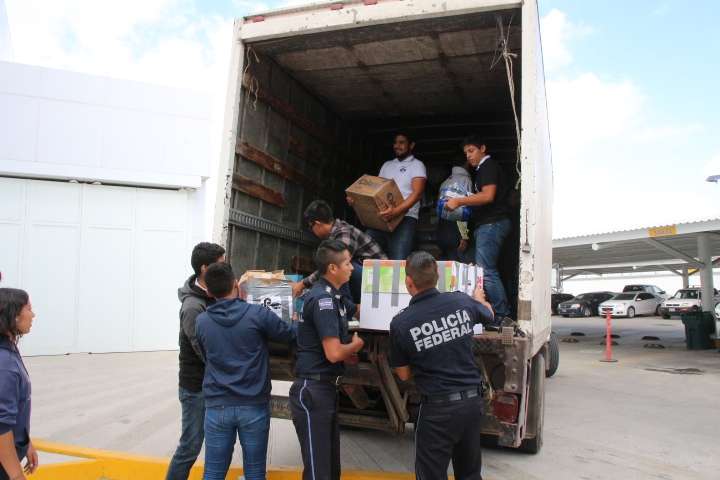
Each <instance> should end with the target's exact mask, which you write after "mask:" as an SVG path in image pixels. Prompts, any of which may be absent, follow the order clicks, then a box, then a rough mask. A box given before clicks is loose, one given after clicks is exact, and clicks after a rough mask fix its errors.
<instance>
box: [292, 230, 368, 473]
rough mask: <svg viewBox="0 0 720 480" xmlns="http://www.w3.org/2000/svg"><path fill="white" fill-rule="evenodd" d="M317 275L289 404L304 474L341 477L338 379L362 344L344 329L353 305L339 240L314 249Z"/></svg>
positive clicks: (344, 249) (303, 325)
mask: <svg viewBox="0 0 720 480" xmlns="http://www.w3.org/2000/svg"><path fill="white" fill-rule="evenodd" d="M315 265H316V267H317V269H318V271H319V273H320V275H321V278H320V280H318V281H317V282H315V284H314V285H313V287H312V289H311V290H310V291H309V292H308V294H307V296H306V299H305V304H304V306H303V315H302V321H301V322H300V324H299V325H298V333H297V356H296V364H295V377H296V380H295V382H293V385H292V387H291V388H290V410H291V412H292V417H293V424H294V425H295V431H296V432H297V436H298V440H299V441H300V448H301V450H302V458H303V465H304V469H303V479H304V480H323V479H332V480H339V478H340V429H339V428H338V419H337V404H338V391H337V388H338V385H339V384H340V380H341V379H342V374H343V372H344V370H345V367H344V364H343V362H344V361H345V360H347V359H349V358H350V357H352V356H353V355H355V354H356V353H357V352H359V351H360V350H361V349H362V347H363V341H362V339H361V338H360V337H359V336H358V335H357V333H355V334H354V335H353V336H352V338H351V337H350V334H349V332H348V319H349V318H351V317H352V316H353V315H354V314H355V312H356V310H357V308H356V306H355V304H354V303H352V302H351V301H350V300H349V299H348V298H347V296H343V295H341V294H340V287H341V286H343V285H344V284H345V283H347V282H348V281H349V280H350V275H351V274H352V271H353V266H352V262H351V255H350V251H349V250H348V247H347V245H345V244H344V243H343V242H340V241H338V240H326V241H324V242H322V243H321V244H320V247H319V248H318V250H317V252H316V253H315Z"/></svg>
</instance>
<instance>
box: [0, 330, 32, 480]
mask: <svg viewBox="0 0 720 480" xmlns="http://www.w3.org/2000/svg"><path fill="white" fill-rule="evenodd" d="M30 393H31V387H30V377H29V376H28V372H27V369H26V368H25V364H24V363H23V361H22V357H21V356H20V352H19V351H18V349H17V346H16V345H15V344H14V343H13V342H11V341H10V339H9V338H8V337H6V336H5V335H0V435H4V434H6V433H8V432H12V433H13V438H14V439H15V453H16V454H17V457H18V460H20V461H22V460H23V459H24V458H25V457H26V456H27V450H28V446H29V445H30ZM7 478H8V475H7V473H6V472H5V470H4V469H3V467H2V465H0V480H3V479H7Z"/></svg>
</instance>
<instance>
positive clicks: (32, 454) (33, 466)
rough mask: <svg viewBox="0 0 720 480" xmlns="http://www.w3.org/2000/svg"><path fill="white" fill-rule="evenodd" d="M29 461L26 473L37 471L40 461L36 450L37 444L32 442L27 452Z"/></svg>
mask: <svg viewBox="0 0 720 480" xmlns="http://www.w3.org/2000/svg"><path fill="white" fill-rule="evenodd" d="M26 458H27V462H26V463H25V468H24V470H25V473H28V474H30V473H35V470H37V468H38V465H39V461H38V453H37V450H35V446H34V445H33V444H32V442H30V445H29V446H28V450H27V454H26Z"/></svg>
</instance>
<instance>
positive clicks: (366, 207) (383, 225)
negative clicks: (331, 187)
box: [345, 175, 403, 232]
mask: <svg viewBox="0 0 720 480" xmlns="http://www.w3.org/2000/svg"><path fill="white" fill-rule="evenodd" d="M345 193H346V194H347V196H348V197H350V198H352V199H353V202H354V203H353V208H354V209H355V213H356V214H357V216H358V218H359V219H360V222H362V224H363V225H365V226H366V227H370V228H375V229H378V230H382V231H383V232H392V231H393V230H395V228H396V227H397V226H398V225H399V224H400V222H402V220H403V217H402V216H399V217H396V218H394V219H393V220H392V221H391V222H386V221H385V220H384V219H383V218H382V217H381V216H380V215H378V213H379V212H381V211H382V210H386V209H388V208H390V207H395V206H397V205H399V204H400V203H402V201H403V196H402V193H400V189H399V188H398V186H397V184H396V183H395V180H388V179H387V178H382V177H373V176H372V175H363V176H362V177H360V178H358V179H357V181H356V182H355V183H353V184H352V185H350V186H349V187H348V188H347V189H346V190H345Z"/></svg>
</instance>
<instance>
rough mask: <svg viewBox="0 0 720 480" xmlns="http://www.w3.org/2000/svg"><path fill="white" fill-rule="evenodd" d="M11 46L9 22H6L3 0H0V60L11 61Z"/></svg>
mask: <svg viewBox="0 0 720 480" xmlns="http://www.w3.org/2000/svg"><path fill="white" fill-rule="evenodd" d="M12 59H13V48H12V42H11V40H10V24H9V23H8V17H7V9H6V8H5V0H0V61H8V62H9V61H12Z"/></svg>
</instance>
